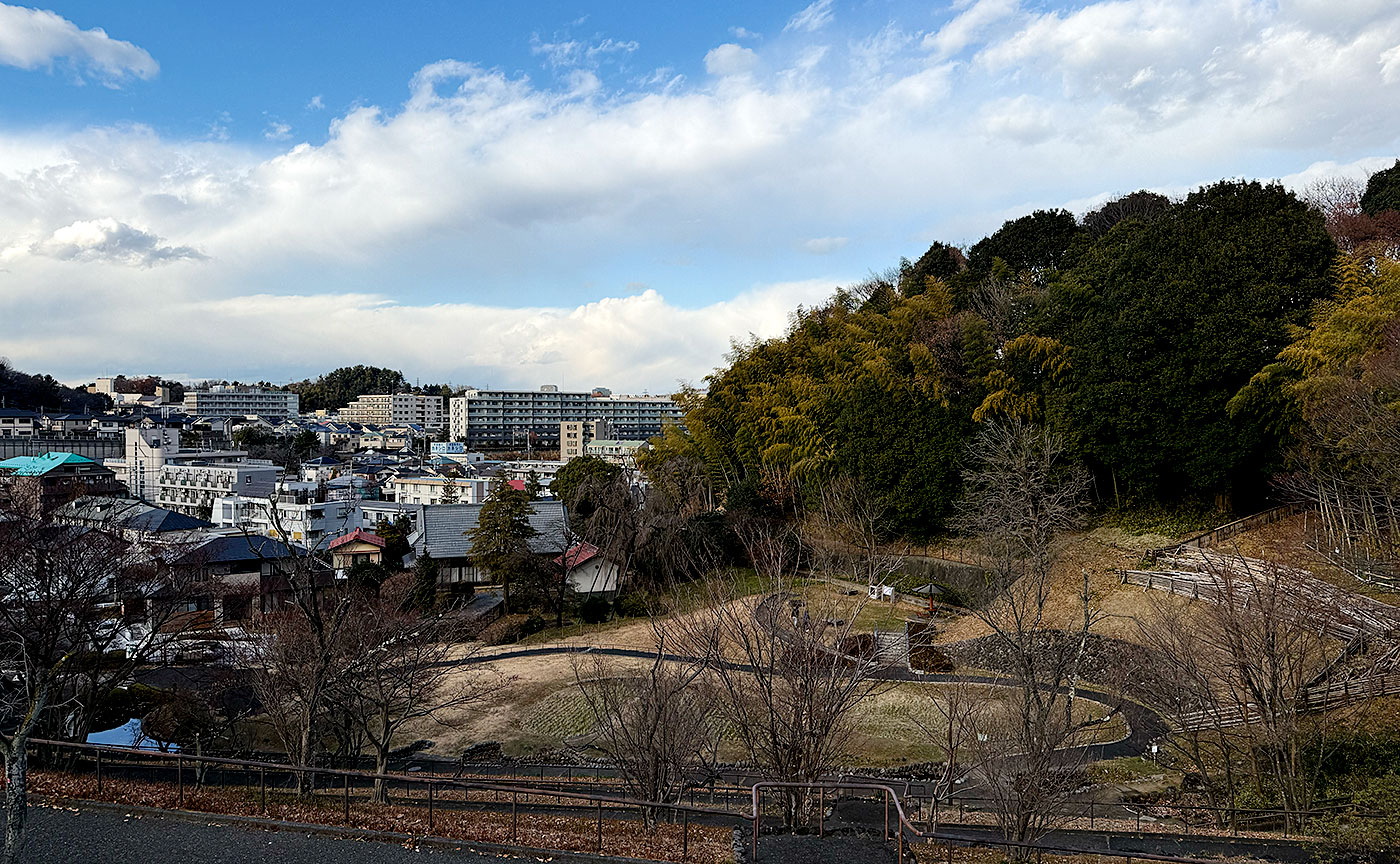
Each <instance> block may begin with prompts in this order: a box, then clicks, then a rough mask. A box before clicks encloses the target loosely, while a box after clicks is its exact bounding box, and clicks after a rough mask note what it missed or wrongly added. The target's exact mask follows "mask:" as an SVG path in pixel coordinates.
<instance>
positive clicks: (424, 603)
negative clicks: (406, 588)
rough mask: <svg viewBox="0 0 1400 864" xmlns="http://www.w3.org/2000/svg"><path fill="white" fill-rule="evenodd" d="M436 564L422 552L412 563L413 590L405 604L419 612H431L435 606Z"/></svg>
mask: <svg viewBox="0 0 1400 864" xmlns="http://www.w3.org/2000/svg"><path fill="white" fill-rule="evenodd" d="M438 569H439V568H438V563H437V561H435V560H434V559H433V556H431V555H429V554H428V553H427V552H424V553H423V554H422V555H419V556H418V558H417V559H416V560H415V561H414V562H413V588H412V590H411V591H410V592H409V594H408V597H407V598H406V601H407V604H408V605H409V607H411V608H413V609H417V610H418V611H420V612H431V611H432V610H433V607H435V606H436V605H437V592H438Z"/></svg>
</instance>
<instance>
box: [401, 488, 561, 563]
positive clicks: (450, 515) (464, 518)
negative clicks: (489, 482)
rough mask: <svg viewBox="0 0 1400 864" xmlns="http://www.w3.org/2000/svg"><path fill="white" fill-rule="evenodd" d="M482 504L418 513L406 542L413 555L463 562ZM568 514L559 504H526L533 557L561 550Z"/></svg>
mask: <svg viewBox="0 0 1400 864" xmlns="http://www.w3.org/2000/svg"><path fill="white" fill-rule="evenodd" d="M483 506H484V505H482V504H432V505H425V506H423V507H422V509H420V510H419V516H418V530H417V531H415V532H414V533H413V536H412V537H411V538H409V539H410V542H411V543H412V545H413V551H414V553H415V554H417V555H422V554H423V553H424V552H425V551H426V552H427V553H428V554H429V555H432V556H433V557H434V558H463V557H466V556H467V555H470V554H471V551H472V541H471V538H470V537H469V536H467V535H468V534H470V533H471V531H472V529H474V528H475V527H476V522H477V517H478V516H479V515H480V514H481V508H482V507H483ZM567 520H568V513H567V511H566V510H565V509H564V504H563V502H562V501H533V502H531V504H530V526H531V527H532V528H534V529H535V536H534V537H531V538H530V543H529V545H530V551H531V552H534V553H535V554H537V555H540V554H546V553H549V552H557V551H559V549H561V548H563V545H564V533H565V528H566V527H567V524H568V523H567Z"/></svg>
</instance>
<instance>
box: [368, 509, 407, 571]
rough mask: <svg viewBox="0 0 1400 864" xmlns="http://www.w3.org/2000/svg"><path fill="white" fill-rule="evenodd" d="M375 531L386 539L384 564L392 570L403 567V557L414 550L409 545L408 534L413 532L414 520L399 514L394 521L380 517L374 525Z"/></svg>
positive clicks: (381, 537)
mask: <svg viewBox="0 0 1400 864" xmlns="http://www.w3.org/2000/svg"><path fill="white" fill-rule="evenodd" d="M374 533H375V534H377V535H379V537H380V539H382V540H383V541H384V566H385V567H386V568H387V569H388V570H389V571H390V572H396V571H398V570H401V569H403V559H404V558H405V557H407V555H408V553H409V552H411V551H413V547H411V546H409V545H408V535H409V534H412V533H413V520H411V519H409V518H408V517H407V516H398V517H396V518H395V519H394V521H393V522H390V521H389V520H387V519H380V520H379V521H378V522H377V523H375V526H374Z"/></svg>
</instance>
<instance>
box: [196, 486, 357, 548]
mask: <svg viewBox="0 0 1400 864" xmlns="http://www.w3.org/2000/svg"><path fill="white" fill-rule="evenodd" d="M210 517H211V519H212V520H213V522H214V524H215V525H218V526H220V527H227V528H240V529H242V530H244V531H249V532H251V533H254V534H261V535H262V536H264V537H276V538H277V539H279V540H290V541H292V542H294V543H297V544H298V545H301V546H305V547H306V548H308V549H311V550H314V551H321V550H324V549H326V548H328V547H329V544H330V541H332V540H334V539H335V538H337V537H339V536H341V535H343V534H349V533H350V532H352V531H354V530H356V529H358V528H360V526H361V520H362V518H363V517H362V516H361V514H360V502H359V501H357V500H353V499H352V500H348V501H318V500H316V496H315V495H307V494H305V493H296V492H279V493H278V494H277V495H275V496H272V497H270V498H269V497H268V496H262V497H252V496H248V495H228V496H225V497H221V498H217V499H215V500H214V502H213V505H212V507H211V510H210ZM279 528H280V529H281V530H280V532H279V530H278V529H279Z"/></svg>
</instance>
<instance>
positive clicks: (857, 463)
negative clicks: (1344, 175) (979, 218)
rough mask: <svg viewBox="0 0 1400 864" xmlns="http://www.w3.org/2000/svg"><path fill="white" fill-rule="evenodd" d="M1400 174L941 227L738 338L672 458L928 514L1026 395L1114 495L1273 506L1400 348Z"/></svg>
mask: <svg viewBox="0 0 1400 864" xmlns="http://www.w3.org/2000/svg"><path fill="white" fill-rule="evenodd" d="M1397 193H1400V162H1397V165H1396V167H1395V168H1392V169H1389V170H1387V171H1384V172H1381V173H1379V174H1376V175H1374V176H1373V177H1372V178H1371V181H1370V183H1369V184H1367V186H1366V187H1365V188H1364V189H1363V188H1362V187H1361V186H1359V185H1352V186H1348V185H1347V184H1345V183H1337V182H1333V183H1330V184H1323V185H1320V186H1317V187H1314V188H1313V189H1311V190H1309V194H1308V195H1307V196H1305V197H1306V198H1307V200H1303V199H1301V198H1299V197H1298V196H1295V195H1294V194H1293V193H1292V192H1290V191H1288V190H1287V189H1285V188H1283V187H1282V186H1280V185H1277V184H1264V183H1258V182H1242V181H1241V182H1236V181H1231V182H1220V183H1217V184H1215V185H1212V186H1209V187H1205V188H1201V189H1199V190H1197V191H1195V192H1192V193H1191V194H1189V195H1187V196H1186V197H1185V198H1183V199H1181V200H1169V199H1168V198H1166V197H1164V196H1161V195H1157V194H1153V193H1150V192H1136V193H1133V194H1131V195H1127V196H1124V197H1122V198H1119V199H1117V200H1114V201H1110V202H1109V203H1107V204H1105V205H1104V206H1103V207H1101V208H1099V209H1097V210H1095V211H1093V212H1091V213H1088V214H1087V215H1086V216H1084V218H1083V219H1076V218H1075V216H1074V215H1072V214H1070V213H1068V212H1066V211H1064V210H1050V211H1047V210H1041V211H1036V212H1034V213H1032V214H1030V215H1027V216H1024V217H1021V218H1019V219H1014V220H1011V221H1008V222H1006V223H1005V224H1004V225H1003V226H1002V227H1001V228H1000V229H999V230H997V231H996V232H995V233H993V234H992V235H990V236H988V237H986V238H985V239H983V240H981V241H979V242H977V243H975V244H973V245H972V246H971V247H970V248H969V249H967V250H966V252H965V253H964V251H963V250H960V249H957V248H954V247H952V246H949V245H947V244H944V243H934V244H933V245H932V246H931V247H930V248H929V249H928V250H927V252H925V253H924V254H923V255H922V256H921V257H919V258H918V259H917V260H914V261H909V260H902V261H900V262H899V264H898V266H896V267H892V268H890V269H889V270H887V271H886V272H884V273H878V274H874V275H872V276H871V277H870V278H868V279H866V280H864V281H862V282H860V283H859V284H856V285H851V286H849V287H846V288H843V289H841V290H838V291H837V292H836V294H835V295H834V296H833V297H832V298H831V299H830V300H829V301H827V302H826V303H824V304H822V305H820V306H816V307H814V308H799V309H797V310H796V311H795V312H794V313H793V315H792V321H791V325H790V326H789V328H788V331H787V334H786V335H785V336H783V337H782V338H778V339H769V340H763V341H758V340H755V341H750V342H748V343H745V344H741V345H737V346H736V347H735V348H734V350H733V352H732V353H731V354H730V356H729V357H728V360H729V365H728V366H727V367H725V368H723V369H720V370H718V371H716V372H715V373H714V374H713V375H711V376H710V377H709V378H707V379H706V381H707V384H708V386H707V388H706V389H705V390H704V391H703V392H701V391H693V392H689V393H687V394H685V395H684V397H683V398H685V399H686V400H687V407H688V410H687V414H686V420H685V427H686V430H687V431H686V432H684V433H682V432H680V431H678V430H671V431H669V432H668V435H667V437H666V438H665V439H664V440H663V441H662V442H660V449H659V451H658V453H657V454H656V457H657V461H664V460H665V459H666V458H669V457H670V456H679V455H687V456H690V457H691V458H694V459H698V460H700V461H702V462H703V463H704V464H705V465H706V466H707V468H708V470H709V472H710V474H711V477H712V478H713V479H714V481H715V485H716V487H717V489H718V490H719V491H721V492H724V491H725V490H728V492H729V494H730V495H731V497H732V496H734V495H735V494H736V493H737V494H739V495H741V496H748V495H751V494H753V493H754V492H755V491H757V493H758V494H770V495H771V494H776V493H774V492H773V491H772V487H774V486H775V485H776V486H781V487H783V489H784V490H788V491H785V492H784V493H783V494H791V493H790V490H792V489H798V490H799V492H798V493H796V494H798V496H799V497H800V495H801V494H802V493H801V492H800V490H801V489H803V488H805V489H808V490H812V489H816V488H820V486H821V485H822V484H823V483H824V481H825V480H827V479H829V478H832V477H835V476H838V475H847V476H851V477H853V478H855V479H857V480H858V481H859V482H861V483H862V484H863V486H864V487H865V488H867V489H869V490H870V491H871V494H876V495H881V496H884V497H885V498H886V503H887V504H888V505H889V511H890V513H891V514H892V515H893V520H892V522H891V526H890V527H891V529H892V533H897V534H901V535H904V536H907V537H924V536H928V535H931V534H935V533H938V532H940V531H942V530H944V528H945V527H946V525H947V520H948V518H949V516H950V514H951V513H952V510H953V507H954V504H955V501H956V500H957V498H958V495H959V492H960V476H961V473H960V472H961V469H962V467H963V465H962V463H963V459H964V454H965V451H966V445H967V443H968V442H969V440H970V439H971V437H972V436H973V434H974V432H975V430H976V429H977V428H978V426H979V424H982V423H986V422H992V421H995V420H997V419H998V418H1012V417H1016V418H1022V419H1025V420H1030V421H1033V422H1036V423H1040V424H1044V425H1046V426H1048V427H1049V428H1051V429H1053V430H1055V431H1057V432H1059V433H1060V434H1061V435H1062V436H1063V437H1064V439H1065V441H1066V443H1067V445H1068V449H1069V452H1070V453H1071V454H1072V455H1074V456H1075V457H1076V458H1077V459H1079V460H1080V461H1082V462H1083V463H1084V464H1085V465H1087V466H1088V467H1089V468H1090V469H1092V471H1093V474H1094V478H1095V492H1096V496H1097V498H1098V499H1099V501H1100V502H1103V503H1106V504H1108V505H1115V504H1118V505H1122V506H1125V507H1126V506H1139V505H1171V506H1176V505H1183V504H1196V505H1203V506H1224V507H1231V506H1233V507H1234V508H1235V509H1238V510H1245V509H1249V508H1252V507H1255V506H1258V505H1259V504H1260V503H1261V502H1263V501H1264V500H1265V499H1267V498H1269V497H1270V496H1271V495H1272V494H1273V489H1274V486H1273V480H1274V478H1275V477H1276V476H1278V475H1279V474H1280V472H1283V471H1285V470H1293V469H1295V468H1296V467H1297V466H1298V464H1299V460H1300V459H1304V460H1305V459H1306V458H1312V459H1314V460H1316V459H1317V458H1322V457H1319V456H1318V455H1317V453H1316V452H1313V451H1309V452H1311V453H1312V455H1311V456H1308V455H1306V454H1305V453H1304V452H1303V450H1304V448H1306V447H1308V446H1310V442H1311V444H1316V443H1317V440H1318V438H1319V434H1321V433H1318V432H1317V430H1315V429H1312V430H1310V429H1309V428H1308V424H1309V423H1310V422H1313V421H1314V420H1316V418H1317V416H1318V413H1319V412H1320V411H1321V410H1322V409H1321V408H1319V407H1318V406H1320V405H1322V404H1323V403H1322V402H1319V401H1318V398H1319V397H1318V394H1319V393H1323V392H1325V391H1327V389H1328V387H1334V388H1335V387H1336V386H1340V385H1338V384H1337V383H1336V382H1358V381H1363V380H1365V381H1372V380H1376V381H1379V380H1380V379H1379V378H1377V376H1376V374H1375V367H1376V365H1377V364H1381V365H1385V364H1390V365H1391V366H1394V364H1395V363H1396V356H1397V354H1400V351H1397V350H1394V348H1393V346H1394V344H1395V343H1396V340H1397V327H1396V326H1395V321H1396V313H1397V310H1400V272H1398V269H1400V268H1397V264H1396V262H1395V259H1396V257H1397V251H1400V213H1396V212H1395V210H1396V209H1397V207H1400V194H1397ZM1367 376H1370V377H1367ZM1387 380H1389V379H1387ZM1397 380H1400V379H1397ZM1329 382H1330V383H1329ZM1368 386H1370V385H1368ZM1375 386H1381V385H1379V384H1377V385H1375ZM1374 401H1376V402H1377V403H1378V404H1389V405H1390V406H1392V408H1391V409H1390V410H1392V411H1393V410H1394V408H1393V406H1395V405H1397V404H1400V400H1395V399H1392V400H1391V401H1390V402H1389V403H1386V402H1385V401H1384V400H1383V399H1380V400H1374ZM1310 406H1311V407H1310ZM1314 425H1315V424H1314ZM735 500H738V499H735Z"/></svg>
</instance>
